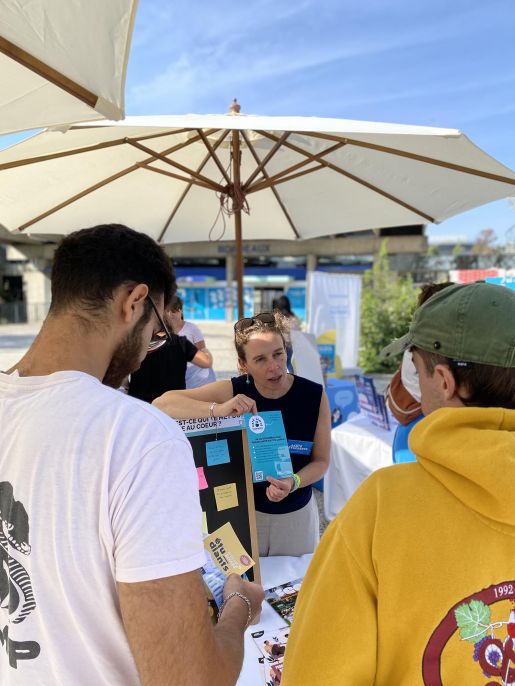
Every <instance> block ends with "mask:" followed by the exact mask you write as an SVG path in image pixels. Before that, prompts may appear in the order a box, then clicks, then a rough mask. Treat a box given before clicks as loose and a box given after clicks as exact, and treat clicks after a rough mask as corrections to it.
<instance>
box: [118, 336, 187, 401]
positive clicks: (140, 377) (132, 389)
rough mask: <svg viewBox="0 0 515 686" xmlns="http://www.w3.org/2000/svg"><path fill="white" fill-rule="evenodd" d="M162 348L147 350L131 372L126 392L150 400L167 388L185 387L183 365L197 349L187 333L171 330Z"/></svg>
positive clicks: (176, 389) (168, 389)
mask: <svg viewBox="0 0 515 686" xmlns="http://www.w3.org/2000/svg"><path fill="white" fill-rule="evenodd" d="M170 335H171V339H170V340H168V341H167V342H166V343H165V344H164V345H163V346H162V347H161V348H158V349H157V350H154V351H153V352H150V353H148V354H147V356H146V357H145V359H144V360H143V362H142V363H141V367H140V368H139V369H138V370H137V371H135V372H133V373H132V374H131V380H130V382H129V395H132V397H133V398H139V399H140V400H145V402H147V403H151V402H152V401H153V400H155V399H156V398H158V397H159V396H160V395H163V393H166V391H181V390H183V389H185V388H186V365H187V363H188V362H191V360H192V359H193V358H194V357H195V355H196V354H197V352H198V350H197V347H196V346H195V345H193V343H191V342H190V341H189V340H188V339H187V338H186V336H178V335H177V334H175V333H172V334H170Z"/></svg>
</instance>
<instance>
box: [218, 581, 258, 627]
mask: <svg viewBox="0 0 515 686" xmlns="http://www.w3.org/2000/svg"><path fill="white" fill-rule="evenodd" d="M234 596H238V598H241V599H242V600H243V601H245V602H246V603H247V608H248V611H249V614H248V617H247V623H246V624H245V629H246V628H247V627H248V626H249V624H250V620H251V619H252V605H251V604H250V600H249V599H248V598H247V596H246V595H243V593H239V592H238V591H233V592H232V593H229V595H228V596H227V598H226V599H225V600H224V601H223V603H222V607H221V608H220V610H219V611H218V621H220V617H221V616H222V612H223V611H224V607H225V606H226V604H227V601H228V600H230V599H231V598H234ZM245 629H244V631H245Z"/></svg>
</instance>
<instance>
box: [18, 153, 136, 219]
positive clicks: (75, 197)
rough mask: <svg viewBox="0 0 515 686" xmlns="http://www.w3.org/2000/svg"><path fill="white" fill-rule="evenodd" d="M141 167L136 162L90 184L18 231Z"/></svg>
mask: <svg viewBox="0 0 515 686" xmlns="http://www.w3.org/2000/svg"><path fill="white" fill-rule="evenodd" d="M139 168H140V164H135V165H133V166H132V167H128V168H127V169H123V170H122V171H121V172H118V173H116V174H113V175H112V176H110V177H109V178H107V179H103V180H102V181H99V182H98V183H95V184H94V185H93V186H90V187H89V188H86V189H84V190H82V191H81V192H80V193H77V194H76V195H73V196H72V197H71V198H67V199H66V200H64V201H63V202H61V203H59V205H55V206H54V207H52V208H50V209H49V210H46V212H43V213H42V214H40V215H38V216H37V217H34V218H33V219H31V220H30V221H28V222H25V224H22V225H21V226H19V227H18V231H24V230H25V229H27V228H28V227H29V226H32V225H33V224H36V223H37V222H39V221H41V219H45V218H46V217H49V216H50V215H51V214H54V213H55V212H58V211H59V210H62V209H63V208H64V207H67V206H68V205H71V204H72V203H74V202H75V201H76V200H80V199H81V198H83V197H84V196H85V195H89V193H92V192H93V191H96V190H98V189H99V188H102V186H106V185H107V184H108V183H111V182H112V181H116V180H117V179H120V178H121V177H122V176H125V175H126V174H130V172H133V171H135V170H136V169H139Z"/></svg>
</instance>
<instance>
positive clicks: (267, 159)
mask: <svg viewBox="0 0 515 686" xmlns="http://www.w3.org/2000/svg"><path fill="white" fill-rule="evenodd" d="M290 133H291V131H285V132H284V133H283V135H282V136H281V137H280V138H279V140H278V141H277V142H276V143H275V145H274V146H273V148H272V149H271V150H270V151H269V152H268V154H267V155H266V156H265V157H264V158H263V159H262V160H259V157H258V158H257V160H256V162H257V164H258V166H257V167H256V169H254V171H253V172H252V174H251V175H250V176H249V178H248V179H247V180H246V181H245V183H244V184H242V186H243V188H248V187H249V186H250V184H251V183H252V182H253V181H254V179H255V178H256V176H257V175H258V174H259V173H260V172H261V171H263V170H264V168H265V166H266V165H267V164H268V163H269V162H270V160H271V159H272V157H273V156H274V155H275V153H276V152H277V151H278V150H279V148H280V147H281V145H282V144H283V143H284V142H285V141H286V139H287V138H288V136H289V135H290ZM242 135H243V138H244V139H245V141H246V142H247V145H249V146H250V141H249V138H248V136H246V135H244V132H243V131H242ZM263 176H264V174H263ZM268 177H269V175H268Z"/></svg>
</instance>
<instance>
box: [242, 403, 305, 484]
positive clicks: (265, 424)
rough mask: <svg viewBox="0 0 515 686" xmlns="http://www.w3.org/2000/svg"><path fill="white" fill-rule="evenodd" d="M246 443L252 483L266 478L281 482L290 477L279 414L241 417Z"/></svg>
mask: <svg viewBox="0 0 515 686" xmlns="http://www.w3.org/2000/svg"><path fill="white" fill-rule="evenodd" d="M243 417H244V421H245V428H246V429H247V439H248V442H249V450H250V459H251V463H252V476H253V481H254V483H259V482H260V481H266V477H267V476H272V477H274V478H275V479H283V478H285V477H287V476H292V475H293V468H292V464H291V457H290V451H289V450H288V441H287V439H286V432H285V430H284V423H283V418H282V415H281V413H280V412H278V411H276V412H261V413H260V414H250V413H247V414H245V415H243Z"/></svg>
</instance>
